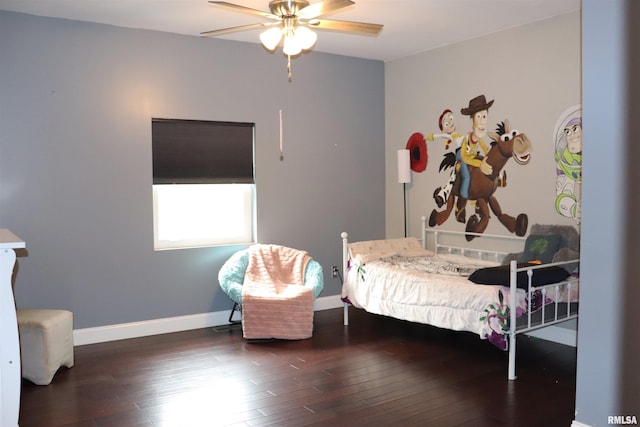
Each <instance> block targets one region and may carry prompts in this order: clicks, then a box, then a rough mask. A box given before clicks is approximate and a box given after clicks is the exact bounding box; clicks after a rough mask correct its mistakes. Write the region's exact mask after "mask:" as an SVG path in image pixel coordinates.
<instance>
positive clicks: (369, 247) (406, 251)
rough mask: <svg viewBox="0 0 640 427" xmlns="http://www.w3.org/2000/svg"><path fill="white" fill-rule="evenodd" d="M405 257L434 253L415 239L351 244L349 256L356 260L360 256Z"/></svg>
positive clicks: (407, 238)
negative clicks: (395, 255)
mask: <svg viewBox="0 0 640 427" xmlns="http://www.w3.org/2000/svg"><path fill="white" fill-rule="evenodd" d="M394 254H397V255H404V256H419V255H433V252H431V251H429V250H427V249H424V248H423V247H422V245H421V244H420V242H419V241H418V239H416V238H415V237H405V238H399V239H385V240H368V241H363V242H354V243H349V255H350V256H351V258H355V257H356V256H358V255H362V256H365V257H366V256H368V255H372V256H374V257H376V256H377V257H378V258H379V257H380V255H387V256H388V255H394Z"/></svg>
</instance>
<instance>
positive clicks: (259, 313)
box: [242, 245, 313, 339]
mask: <svg viewBox="0 0 640 427" xmlns="http://www.w3.org/2000/svg"><path fill="white" fill-rule="evenodd" d="M310 259H311V257H310V256H309V255H308V254H307V253H306V252H304V251H300V250H297V249H292V248H288V247H285V246H278V245H253V246H251V248H250V250H249V264H248V266H247V270H246V272H245V275H244V283H243V285H242V331H243V336H244V337H245V338H247V339H253V338H279V339H304V338H310V337H311V335H312V333H313V291H312V290H311V289H310V288H307V287H305V286H304V274H305V269H306V267H307V263H308V262H309V260H310Z"/></svg>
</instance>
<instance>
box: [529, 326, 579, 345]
mask: <svg viewBox="0 0 640 427" xmlns="http://www.w3.org/2000/svg"><path fill="white" fill-rule="evenodd" d="M526 335H529V336H532V337H536V338H540V339H543V340H547V341H553V342H556V343H560V344H564V345H569V346H571V347H577V346H578V331H576V330H575V329H567V328H563V327H560V326H547V327H546V328H542V329H537V330H535V331H531V332H527V333H526Z"/></svg>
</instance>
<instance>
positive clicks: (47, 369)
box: [16, 309, 73, 385]
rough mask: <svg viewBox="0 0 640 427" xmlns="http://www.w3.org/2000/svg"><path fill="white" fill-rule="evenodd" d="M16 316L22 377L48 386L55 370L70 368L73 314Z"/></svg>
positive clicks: (22, 311)
mask: <svg viewBox="0 0 640 427" xmlns="http://www.w3.org/2000/svg"><path fill="white" fill-rule="evenodd" d="M16 314H17V317H18V331H19V333H20V360H21V363H22V377H23V378H26V379H28V380H30V381H32V382H33V383H35V384H38V385H47V384H49V383H50V382H51V380H52V379H53V375H54V374H55V373H56V371H57V370H58V368H60V367H61V366H66V367H68V368H70V367H72V366H73V313H71V312H70V311H67V310H27V309H19V310H17V311H16Z"/></svg>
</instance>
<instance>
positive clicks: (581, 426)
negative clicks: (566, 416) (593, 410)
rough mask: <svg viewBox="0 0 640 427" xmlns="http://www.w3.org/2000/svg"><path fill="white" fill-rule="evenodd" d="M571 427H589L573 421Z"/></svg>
mask: <svg viewBox="0 0 640 427" xmlns="http://www.w3.org/2000/svg"><path fill="white" fill-rule="evenodd" d="M571 427H591V426H590V425H589V424H583V423H581V422H580V421H576V420H573V422H572V423H571Z"/></svg>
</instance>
